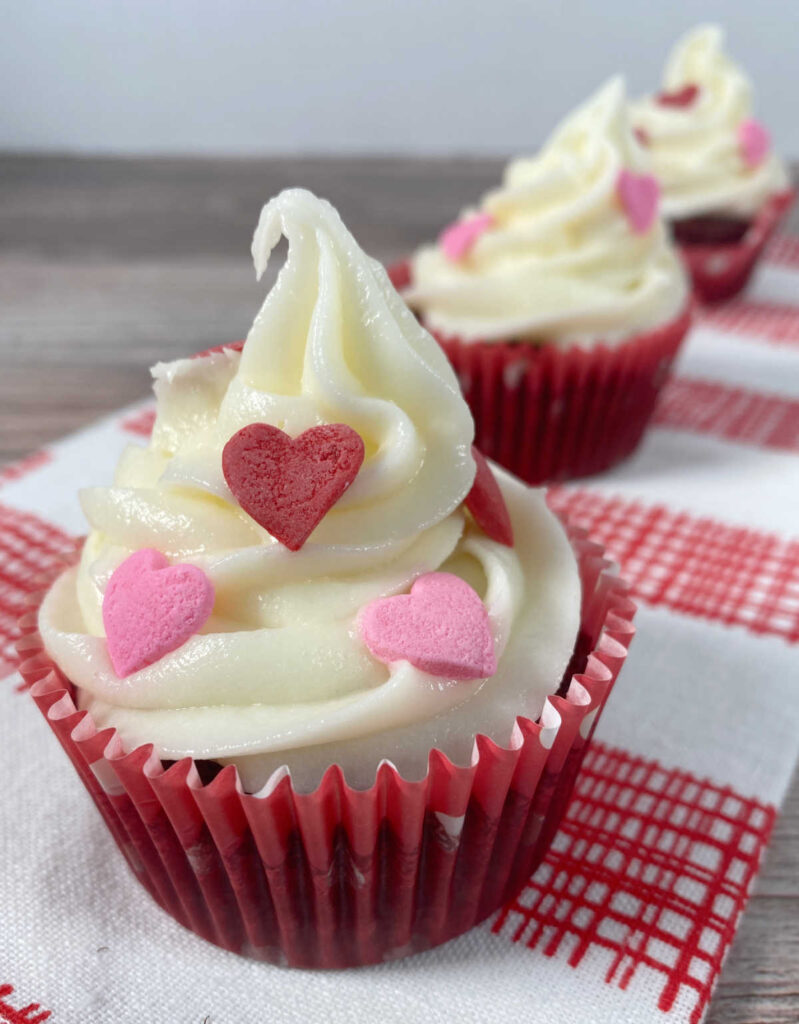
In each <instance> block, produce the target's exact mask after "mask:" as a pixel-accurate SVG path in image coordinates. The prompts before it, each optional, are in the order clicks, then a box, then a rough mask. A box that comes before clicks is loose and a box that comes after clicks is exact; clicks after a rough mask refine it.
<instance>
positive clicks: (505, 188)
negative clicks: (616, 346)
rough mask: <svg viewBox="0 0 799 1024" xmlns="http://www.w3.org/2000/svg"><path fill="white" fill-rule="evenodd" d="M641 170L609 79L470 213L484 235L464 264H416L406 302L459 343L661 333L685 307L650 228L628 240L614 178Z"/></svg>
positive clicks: (675, 265)
mask: <svg viewBox="0 0 799 1024" xmlns="http://www.w3.org/2000/svg"><path fill="white" fill-rule="evenodd" d="M648 170H649V161H648V157H647V155H646V153H645V151H644V150H643V148H642V147H641V145H640V144H639V142H638V141H637V139H636V138H635V135H634V133H633V131H632V127H631V125H630V121H629V117H628V113H627V101H626V94H625V88H624V81H623V79H621V78H619V77H615V78H612V79H610V80H609V81H608V82H607V83H605V85H604V86H602V87H601V88H600V89H599V90H598V91H597V92H596V93H595V94H594V95H593V96H591V97H590V98H589V99H588V100H587V101H586V102H585V103H583V104H582V105H581V106H580V107H578V108H577V109H576V110H575V111H574V112H573V113H572V114H570V115H569V117H567V118H566V120H565V121H564V122H563V123H562V124H561V125H560V126H559V127H558V128H556V130H555V131H554V132H553V134H552V135H551V136H550V138H549V140H548V141H547V142H546V144H545V145H544V147H543V149H542V150H541V152H540V153H539V154H538V155H537V156H535V157H530V158H525V159H520V160H516V161H514V162H512V163H511V164H509V165H508V167H507V169H506V171H505V175H504V180H503V185H502V187H501V188H500V189H497V190H495V191H493V192H489V193H488V194H487V195H486V196H484V197H483V199H482V201H481V203H480V207H479V209H480V212H481V213H482V214H485V215H487V216H488V217H489V218H490V226H489V227H487V228H486V229H485V230H484V231H483V232H482V233H481V234H480V235H479V237H478V238H477V239H476V240H475V242H474V244H473V245H472V246H471V248H470V249H469V251H468V253H467V254H466V255H465V256H464V258H462V259H460V260H452V259H450V258H448V257H447V254H446V253H445V252H443V251H442V249H441V248H440V247H433V246H427V247H424V248H422V249H421V250H419V251H418V252H417V253H416V255H415V257H414V259H413V266H412V284H411V286H410V288H409V290H408V291H407V293H406V295H405V297H406V299H407V301H408V302H409V303H410V304H411V305H412V306H413V307H414V308H416V309H417V310H418V311H419V312H420V313H421V315H422V316H423V318H424V320H425V323H427V324H428V326H430V327H431V328H432V329H434V330H438V331H441V332H442V333H444V334H452V335H457V336H460V337H461V338H463V339H464V340H466V341H472V340H485V341H492V340H497V341H500V340H509V339H528V340H531V341H540V342H546V343H554V344H571V343H575V342H578V343H583V344H590V343H593V342H595V341H600V340H601V341H614V340H620V339H622V338H624V337H630V336H631V335H633V334H636V333H637V332H638V331H640V330H645V329H647V328H650V327H654V326H656V325H659V324H661V323H665V322H666V321H667V320H669V319H670V318H672V317H673V316H675V315H676V314H677V313H678V312H679V310H680V307H681V306H682V304H683V302H684V300H685V296H686V286H685V282H684V277H683V273H682V270H681V268H680V265H679V262H678V260H677V257H676V255H675V253H674V252H673V250H672V248H671V246H670V243H669V239H668V237H667V234H666V232H665V230H664V227H663V224H662V222H661V220H660V218H659V217H656V216H655V217H653V218H652V219H651V223H650V226H648V228H647V230H645V231H640V232H639V231H635V230H633V229H631V225H630V221H629V219H628V217H627V216H626V213H625V209H624V206H623V204H622V203H621V202H620V200H619V195H618V182H619V178H620V176H621V175H622V173H623V172H625V171H627V172H633V173H636V174H639V175H644V174H646V172H647V171H648ZM474 213H475V211H473V210H469V211H465V213H464V217H466V216H472V215H473V214H474Z"/></svg>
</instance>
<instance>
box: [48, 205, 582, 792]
mask: <svg viewBox="0 0 799 1024" xmlns="http://www.w3.org/2000/svg"><path fill="white" fill-rule="evenodd" d="M281 233H282V234H284V235H286V237H287V238H288V241H289V255H288V259H287V261H286V264H285V266H284V267H283V268H282V270H281V273H280V275H279V277H278V280H277V283H276V284H275V286H274V288H273V289H272V290H271V292H270V293H269V295H268V297H267V299H266V301H265V302H264V305H263V307H262V309H261V311H260V313H259V314H258V316H257V317H256V320H255V322H254V324H253V327H252V329H251V330H250V333H249V335H248V338H247V341H246V343H245V346H244V349H243V352H242V353H241V354H239V353H237V352H234V351H232V350H230V349H226V350H223V351H222V352H217V353H212V354H209V355H206V356H203V357H200V358H197V359H189V360H179V361H177V362H175V363H170V364H166V365H164V364H160V365H158V366H157V367H156V368H155V370H154V377H155V391H156V396H157V399H158V413H157V418H156V423H155V428H154V430H153V435H152V439H151V441H150V443H149V445H148V446H147V447H146V448H139V447H135V446H131V447H130V448H129V449H128V450H127V451H126V453H125V454H124V456H123V457H122V459H121V461H120V463H119V466H118V468H117V473H116V477H115V480H114V485H113V486H112V487H110V488H107V489H106V488H96V489H91V490H88V491H84V492H83V494H82V496H81V497H82V502H83V507H84V511H85V513H86V516H87V518H88V519H89V522H90V524H91V526H92V532H91V534H90V536H89V538H88V540H87V542H86V545H85V548H84V552H83V556H82V560H81V563H80V566H79V567H77V568H75V569H72V570H70V571H69V572H67V573H65V574H64V575H63V576H62V577H60V578H59V580H58V581H57V582H56V584H55V585H54V586H53V588H52V589H51V591H50V593H49V594H48V595H47V597H46V599H45V601H44V602H43V605H42V608H41V612H40V619H39V625H40V630H41V633H42V636H43V639H44V643H45V647H46V649H47V651H48V653H49V654H50V655H51V656H52V657H53V658H54V660H55V661H56V662H57V664H58V665H59V666H60V667H61V669H62V670H63V671H64V672H65V674H66V675H67V676H68V677H69V678H70V679H72V680H73V681H74V682H75V683H76V684H77V685H78V687H79V688H80V691H81V693H80V703H81V706H83V707H86V708H88V709H89V710H90V711H91V713H92V715H93V716H94V718H95V720H96V721H97V722H98V723H99V724H101V725H111V726H114V727H116V728H117V729H118V730H119V732H120V734H121V736H122V739H123V741H124V742H125V743H126V744H127V745H128V746H133V745H135V744H139V743H143V742H152V743H154V744H155V747H156V750H157V752H158V753H159V754H160V755H161V756H163V757H168V758H178V757H181V756H184V755H192V756H194V757H197V758H212V759H215V760H217V761H222V762H232V763H235V764H237V765H238V767H239V770H240V772H241V774H242V776H243V779H244V782H245V785H247V787H248V788H250V789H253V788H257V787H258V786H260V785H262V784H263V783H264V782H265V781H266V778H267V777H268V775H269V773H271V771H272V770H274V768H276V767H278V766H279V765H280V764H282V763H288V764H289V765H290V767H291V769H292V772H293V773H294V775H295V783H296V784H298V785H300V786H311V785H313V784H314V783H315V781H316V780H317V779H318V776H319V774H321V771H322V770H323V769H324V767H326V766H327V764H329V763H331V761H332V760H335V761H337V762H338V763H340V764H341V765H342V767H344V769H345V771H347V773H348V776H349V777H350V778H351V779H353V780H360V781H361V782H364V783H365V784H368V782H369V780H370V776H371V777H372V778H373V776H374V771H375V768H376V766H377V764H378V762H379V760H380V759H381V758H383V757H391V758H392V759H393V760H396V761H397V762H398V767H401V768H403V769H405V770H407V771H408V772H410V773H413V772H417V773H419V774H423V772H424V766H425V765H426V758H427V754H428V751H429V749H430V747H431V746H433V745H437V744H438V742H439V740H440V741H441V742H444V743H447V742H448V743H450V746H451V748H452V749H453V751H454V752H455V753H459V752H460V751H461V749H462V747H463V744H464V743H467V744H468V746H469V747H470V745H471V741H472V738H473V735H474V731H475V730H476V729H483V727H484V725H485V727H486V728H488V729H489V730H490V729H499V730H501V731H502V730H504V733H505V735H503V736H502V737H501V738H502V739H505V740H506V739H507V737H508V735H509V732H510V728H511V725H512V721H513V715H515V714H535V715H537V714H538V713H540V711H541V706H542V704H543V700H544V698H545V696H546V694H547V693H549V692H552V690H553V689H554V688H555V687H556V686H557V685H558V683H559V681H560V677H561V675H562V673H563V670H564V668H565V666H566V664H567V662H568V659H569V657H570V654H571V649H572V645H573V642H574V637H575V633H576V629H577V622H578V614H579V582H578V580H577V573H576V566H575V564H574V559H573V557H572V555H571V552H570V550H569V547H568V544H567V542H566V540H565V538H564V536H563V533H562V531H561V530H560V527H559V526H558V525H557V523H556V522H555V521H554V519H553V517H552V516H551V514H550V513H549V512H548V511H547V510H546V508H545V506H544V504H543V501H542V499H541V497H540V496H539V495H537V494H536V493H535V492H531V491H528V490H527V489H526V488H524V487H522V486H521V485H520V484H516V483H514V482H512V481H511V480H510V479H509V478H505V477H503V483H502V486H503V489H504V490H505V492H506V494H507V496H508V499H509V504H510V509H511V515H512V517H513V521H514V527H515V529H516V536H517V540H516V546H515V547H514V548H513V549H509V548H506V547H504V546H502V545H500V544H497V543H495V542H493V541H491V540H489V539H488V538H487V537H485V536H484V535H483V534H482V533H481V532H480V531H479V529H477V527H476V526H475V525H474V524H473V523H472V522H471V520H469V519H468V518H467V517H466V516H465V514H464V512H463V511H462V508H461V505H462V502H463V500H464V498H465V496H466V495H467V493H468V491H469V490H470V488H471V485H472V481H473V478H474V472H475V466H474V461H473V459H472V457H471V451H470V446H471V440H472V434H473V424H472V421H471V417H470V415H469V412H468V409H467V407H466V405H465V403H464V401H463V399H462V397H461V395H460V392H459V390H458V386H457V382H456V380H455V377H454V374H453V372H452V370H451V369H450V367H449V364H448V363H447V361H446V359H445V357H444V356H443V354H442V352H441V350H440V349H439V347H438V345H437V344H436V343H435V342H434V341H433V339H432V338H431V337H430V336H429V335H428V334H427V332H426V331H424V330H423V329H422V328H421V327H420V326H419V324H418V322H417V321H416V319H415V317H414V316H413V315H412V314H411V313H410V311H409V310H408V309H407V307H406V306H405V305H404V303H403V302H402V301H401V299H400V298H399V296H398V295H397V294H396V292H395V291H394V290H393V288H392V287H391V285H390V284H389V282H388V279H387V277H386V274H385V272H384V271H383V269H382V267H380V265H379V264H378V263H376V262H375V261H373V260H372V259H370V258H369V257H367V256H366V255H365V254H364V253H363V252H362V251H361V250H360V249H359V248H358V246H357V245H356V244H355V242H354V240H353V239H352V237H351V236H350V234H349V233H348V232H347V230H346V229H345V227H344V225H343V224H342V223H341V221H340V219H339V217H338V215H337V214H336V212H335V211H334V210H333V209H332V207H330V206H329V205H328V204H327V203H325V202H322V201H320V200H318V199H316V198H315V197H313V196H312V195H310V193H308V192H304V191H301V190H292V191H287V192H284V193H282V194H281V195H280V196H278V197H277V198H275V199H273V200H272V201H271V202H270V203H268V204H267V205H266V206H265V207H264V209H263V212H262V214H261V219H260V222H259V225H258V229H257V231H256V233H255V238H254V242H253V256H254V259H255V263H256V268H257V270H258V273H259V275H260V273H261V272H262V271H263V269H264V267H265V266H266V262H267V259H268V256H269V252H270V251H271V249H272V248H273V247H274V245H275V244H276V243H277V241H278V240H279V237H280V235H281ZM252 422H267V423H272V424H274V425H276V426H279V427H281V428H282V429H284V430H285V431H286V432H287V433H289V434H290V435H292V436H295V435H296V434H298V433H300V432H302V431H304V430H306V429H307V428H309V427H311V426H313V425H315V424H318V423H330V422H344V423H347V424H349V425H350V426H352V427H353V428H354V429H356V430H357V431H358V432H359V433H360V435H361V436H362V438H363V440H364V443H365V449H366V457H365V461H364V464H363V466H362V468H361V470H360V472H359V474H358V476H357V477H356V479H355V481H354V482H353V484H352V485H351V487H350V488H349V489H348V490H347V492H346V493H345V495H344V496H343V497H342V498H341V499H340V501H339V502H338V503H337V504H336V505H335V506H334V507H333V508H332V509H331V510H330V511H329V512H328V514H327V515H326V516H325V518H324V520H323V521H322V522H321V523H320V525H319V526H318V527H317V529H316V530H315V531H314V533H313V534H312V535H311V537H310V539H309V540H308V542H307V543H306V544H305V545H304V547H303V548H302V549H301V550H300V551H299V552H296V553H295V552H291V551H289V550H288V549H287V548H285V547H283V546H282V545H281V544H279V543H278V542H277V541H275V540H274V539H273V538H272V537H271V536H270V535H269V534H268V533H266V531H265V530H263V529H262V528H261V527H260V526H258V524H257V523H255V522H254V521H253V520H252V519H250V518H249V516H247V514H246V513H245V512H244V511H243V510H242V509H241V508H240V506H239V505H238V504H237V503H236V501H235V499H234V498H233V496H232V495H231V494H230V492H229V490H228V488H227V485H226V483H225V480H224V477H223V475H222V470H221V453H222V449H223V447H224V445H225V443H226V442H227V440H228V439H229V438H230V437H231V436H232V434H234V433H235V432H236V431H237V430H238V429H240V428H241V427H243V426H245V425H247V424H249V423H252ZM143 547H154V548H157V549H158V550H159V551H161V552H163V553H164V554H165V555H166V556H167V557H168V558H169V559H170V561H172V562H179V561H188V562H191V563H192V564H193V565H196V566H199V567H200V568H201V569H203V570H204V571H205V572H206V574H207V575H208V576H209V578H210V579H211V580H212V582H213V585H214V588H215V603H214V609H213V613H212V615H211V617H210V618H209V620H208V622H207V623H206V625H205V626H204V628H203V630H202V632H201V634H199V635H196V636H193V637H192V638H191V639H189V640H188V641H187V642H186V643H185V644H183V646H181V647H180V648H179V649H177V650H176V651H173V652H172V653H171V654H168V655H166V656H165V657H163V658H161V659H160V660H159V661H157V662H155V663H154V664H152V665H150V666H148V667H147V668H144V669H142V670H140V671H138V672H135V673H133V674H131V675H130V676H128V677H126V678H123V679H120V678H119V677H117V676H116V674H115V673H114V671H113V668H112V666H111V663H110V660H109V656H108V651H107V646H106V641H105V638H104V630H103V623H102V601H103V594H104V592H105V588H106V586H107V583H108V580H109V578H110V576H111V573H112V572H113V570H114V569H115V568H116V566H117V565H119V564H120V563H121V562H122V561H123V560H124V559H125V558H126V557H128V556H129V555H130V554H131V553H132V552H133V551H136V550H138V549H140V548H143ZM438 569H442V570H445V571H449V572H455V573H458V574H459V575H461V576H463V578H465V579H467V581H468V582H470V583H471V584H472V586H474V587H475V589H476V590H477V591H478V592H479V593H480V595H481V596H482V598H483V600H484V602H485V604H486V607H487V610H488V614H489V619H490V624H491V628H492V631H493V634H494V638H495V648H496V652H497V655H498V657H499V662H500V665H499V671H498V673H497V675H496V676H494V677H492V678H491V679H490V680H488V681H486V680H482V679H478V680H474V681H467V682H457V681H454V680H448V679H442V678H437V677H431V676H428V675H426V674H425V673H423V672H421V671H420V670H418V669H416V668H414V667H412V666H411V665H410V664H409V663H408V662H397V663H393V664H391V665H385V664H383V663H381V662H379V661H377V660H376V659H374V658H373V657H372V656H371V655H370V654H369V652H368V650H367V649H366V648H365V646H364V644H363V643H362V641H361V638H360V635H359V632H358V628H357V615H358V612H359V610H360V608H361V607H363V606H364V605H365V604H366V603H367V602H369V601H371V600H373V599H375V598H378V597H384V596H388V595H391V594H396V593H403V592H407V591H408V590H409V589H410V586H411V584H412V583H413V581H414V580H415V579H416V578H417V577H418V576H419V575H420V574H422V573H424V572H428V571H434V570H438ZM533 653H534V657H533V658H532V659H531V657H530V656H531V654H533ZM484 689H485V690H487V691H488V692H489V694H490V695H491V696H490V699H489V700H487V701H485V700H479V699H478V698H479V696H480V695H481V693H482V691H483V690H484ZM503 695H504V696H503ZM509 706H512V708H513V710H512V711H509ZM466 756H468V752H467V755H466Z"/></svg>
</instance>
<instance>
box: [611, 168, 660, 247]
mask: <svg viewBox="0 0 799 1024" xmlns="http://www.w3.org/2000/svg"><path fill="white" fill-rule="evenodd" d="M616 193H617V195H618V197H619V200H620V202H621V205H622V206H623V207H624V215H625V216H626V218H627V221H628V223H629V225H630V227H631V228H632V229H633V232H634V233H635V234H636V235H644V234H646V232H647V231H649V229H650V228H651V227H652V225H653V224H654V223H655V220H656V218H657V214H658V203H659V201H660V185H658V181H657V178H656V177H655V176H654V175H652V174H636V173H635V172H634V171H628V170H627V169H626V168H625V169H624V170H622V171H620V172H619V177H618V178H617V180H616Z"/></svg>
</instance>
